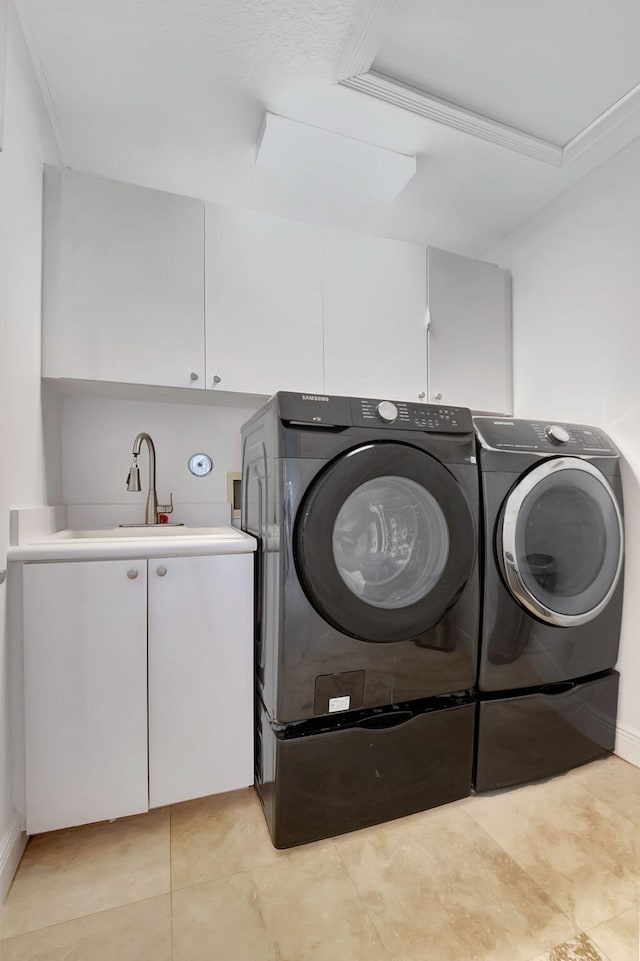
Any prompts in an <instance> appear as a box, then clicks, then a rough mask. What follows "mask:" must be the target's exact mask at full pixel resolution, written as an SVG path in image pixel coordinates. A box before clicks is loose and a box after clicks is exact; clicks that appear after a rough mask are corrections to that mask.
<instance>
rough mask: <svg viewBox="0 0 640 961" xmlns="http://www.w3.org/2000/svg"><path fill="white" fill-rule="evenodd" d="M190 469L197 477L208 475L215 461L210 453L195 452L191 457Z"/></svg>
mask: <svg viewBox="0 0 640 961" xmlns="http://www.w3.org/2000/svg"><path fill="white" fill-rule="evenodd" d="M189 470H190V471H191V473H192V474H195V476H196V477H206V475H207V474H210V473H211V471H212V470H213V461H212V460H211V458H210V457H209V455H208V454H194V455H193V456H192V457H190V458H189Z"/></svg>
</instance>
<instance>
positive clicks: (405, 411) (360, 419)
mask: <svg viewBox="0 0 640 961" xmlns="http://www.w3.org/2000/svg"><path fill="white" fill-rule="evenodd" d="M274 402H275V403H276V404H277V410H278V416H279V417H280V419H281V420H282V421H284V422H285V423H288V424H290V425H292V426H296V427H305V426H307V425H308V426H310V427H319V428H327V427H375V428H377V429H380V430H384V428H385V427H389V428H393V429H395V430H420V431H428V432H433V433H440V434H471V433H473V420H472V418H471V411H470V410H468V409H467V408H466V407H441V406H440V405H439V404H413V403H409V402H407V401H403V400H387V399H386V398H379V397H376V398H374V397H334V396H329V395H327V394H295V393H293V392H292V391H278V393H277V394H276V395H275V398H274Z"/></svg>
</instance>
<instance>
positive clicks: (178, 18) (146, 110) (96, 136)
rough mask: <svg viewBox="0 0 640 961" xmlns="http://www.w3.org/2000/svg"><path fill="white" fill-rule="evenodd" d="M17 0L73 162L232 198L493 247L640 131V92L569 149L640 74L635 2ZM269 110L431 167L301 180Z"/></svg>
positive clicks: (388, 232) (409, 235)
mask: <svg viewBox="0 0 640 961" xmlns="http://www.w3.org/2000/svg"><path fill="white" fill-rule="evenodd" d="M15 2H16V5H17V6H18V8H19V12H20V13H21V16H22V18H23V21H24V23H25V28H26V31H27V33H28V35H29V39H30V45H31V48H32V53H33V54H34V58H35V59H36V60H37V62H38V65H39V68H40V73H41V82H42V86H43V88H44V90H45V92H46V95H47V97H48V98H49V101H50V106H51V108H52V113H53V115H54V124H55V126H56V128H57V133H58V138H59V141H60V147H61V152H62V155H63V158H64V162H65V164H67V165H68V166H70V167H72V168H74V169H77V170H82V171H87V172H91V173H97V174H102V175H104V176H107V177H114V178H116V179H119V180H126V181H130V182H132V183H139V184H144V185H147V186H151V187H157V188H159V189H163V190H170V191H174V192H176V193H183V194H188V195H191V196H196V197H204V198H206V199H211V200H214V201H217V202H219V203H223V204H230V205H236V206H241V207H247V208H253V209H259V210H265V211H270V212H273V213H278V214H282V215H284V216H291V217H297V218H300V219H305V220H312V221H316V222H322V223H332V224H340V225H343V226H347V227H352V228H354V229H358V230H364V231H370V232H372V233H379V234H382V235H385V236H389V237H398V238H402V239H406V240H413V241H416V242H420V243H431V244H434V245H435V246H439V247H444V248H447V249H449V250H454V251H457V252H459V253H466V254H471V255H474V254H476V255H477V254H481V253H482V251H483V250H484V249H486V248H487V247H488V246H489V245H490V244H491V243H492V242H494V241H495V240H496V239H498V238H499V237H501V236H502V235H504V234H505V233H507V232H508V231H509V230H511V229H513V227H515V226H516V225H517V224H519V223H521V222H522V221H523V220H525V219H526V218H527V217H528V216H530V215H531V214H532V213H533V212H535V211H536V210H537V209H539V208H540V207H541V206H543V205H544V204H546V203H547V202H549V201H550V200H551V199H552V198H553V197H554V196H555V195H556V194H558V193H559V192H560V191H562V190H563V189H565V188H566V187H567V186H568V185H569V184H571V183H573V182H574V181H575V180H577V179H578V178H579V177H581V176H583V175H584V174H585V173H587V172H588V171H589V170H591V169H592V168H593V167H594V166H596V165H597V164H599V163H601V162H602V161H603V160H604V159H606V158H607V157H609V156H611V154H612V153H614V152H615V151H616V150H618V149H620V148H621V147H623V146H625V145H626V143H628V142H629V141H630V140H631V139H633V138H634V137H635V136H638V135H640V110H638V109H637V106H640V103H639V104H636V101H635V99H633V98H632V99H628V100H627V101H625V104H624V111H620V112H619V113H616V115H615V117H608V118H605V121H606V122H605V123H604V124H603V125H602V127H601V128H599V129H598V135H597V136H593V137H591V139H590V140H589V142H588V144H586V146H583V145H582V142H581V146H580V150H576V151H574V154H572V155H571V163H568V162H563V159H562V147H563V145H565V144H566V143H567V141H570V140H571V139H572V138H574V137H575V136H576V134H579V132H580V131H581V130H582V128H583V127H584V126H586V125H587V124H589V123H591V122H592V121H593V120H594V119H595V118H596V117H597V116H598V115H599V114H602V112H603V111H607V109H608V108H609V107H610V106H611V105H612V104H613V103H614V102H615V101H616V100H618V99H619V98H620V97H621V96H622V95H624V94H628V91H629V90H630V89H631V88H632V87H633V86H634V84H635V83H636V82H637V80H638V79H640V77H638V74H640V56H639V54H640V7H638V5H637V2H636V0H633V2H631V0H616V2H615V3H612V2H611V0H560V2H558V0H536V2H533V0H483V2H482V3H478V2H477V0H428V2H427V0H361V2H358V0H65V2H64V3H58V4H54V3H51V0H15ZM345 51H346V52H347V54H348V56H347V60H349V62H352V63H353V64H356V61H357V64H356V68H354V70H353V71H352V72H354V73H355V74H357V77H356V80H357V78H358V77H359V76H361V75H364V76H365V77H366V76H367V71H368V70H369V69H370V68H371V67H372V68H373V70H374V71H378V72H380V73H383V74H387V75H390V76H391V77H393V78H395V79H397V80H398V81H399V82H403V83H405V84H407V83H408V84H410V85H411V87H412V88H414V87H418V88H420V90H419V93H420V97H422V93H421V91H422V92H425V94H428V95H433V96H434V97H435V98H442V99H444V100H445V101H448V102H449V101H451V102H453V104H454V106H455V109H454V110H453V113H452V112H451V111H449V113H447V111H446V110H445V111H444V112H443V110H440V111H439V112H438V110H437V109H436V110H434V109H432V106H433V105H431V107H430V108H429V109H428V110H426V112H425V111H423V112H422V114H420V112H419V111H418V112H416V111H415V110H411V109H409V110H407V109H402V108H401V107H399V106H397V105H396V103H395V102H390V100H389V98H388V97H382V98H380V97H379V96H378V95H377V94H374V95H373V96H371V95H367V94H366V93H363V92H361V89H357V84H355V82H354V86H355V88H354V87H350V86H348V85H345V83H348V81H349V76H351V74H350V73H349V71H346V72H345V71H344V70H343V71H342V74H341V75H340V76H341V77H342V79H343V81H344V80H345V77H346V81H345V82H343V83H340V84H337V83H336V82H335V81H336V79H338V74H337V72H336V71H337V70H338V69H339V64H340V62H341V60H342V61H343V62H344V58H345ZM354 51H356V53H354ZM634 71H635V73H634ZM420 97H419V98H418V99H419V100H420ZM391 99H392V100H393V99H394V98H391ZM395 99H396V101H397V98H395ZM422 99H424V101H425V103H427V105H429V103H430V100H429V97H428V96H427V97H425V98H422ZM414 100H415V97H414ZM436 106H437V104H436ZM458 108H462V109H461V110H458ZM265 110H269V111H271V112H273V113H275V114H281V115H283V116H286V117H289V118H292V119H295V120H299V121H302V122H304V123H307V124H312V125H316V126H320V127H325V128H326V129H328V130H332V131H335V132H337V133H342V134H346V135H348V136H352V137H356V138H359V139H362V140H366V141H369V142H371V143H374V144H377V145H379V146H382V147H386V148H388V149H391V150H396V151H399V152H401V153H406V154H416V155H417V172H416V174H415V176H414V177H413V178H412V180H411V181H410V182H409V184H408V186H407V187H406V188H405V189H404V190H403V191H402V192H401V193H400V194H399V196H398V197H397V198H396V199H395V200H393V201H391V202H380V201H378V202H370V203H363V201H362V198H361V197H355V196H354V198H353V199H352V200H349V198H348V197H347V198H345V196H344V192H343V191H340V192H337V193H336V194H335V196H333V195H332V194H331V192H326V191H325V192H322V191H310V190H308V189H301V188H300V186H299V185H296V184H294V183H290V182H288V181H287V178H286V177H284V176H282V175H281V174H279V173H278V171H273V170H267V169H264V168H260V167H256V165H255V149H256V143H257V140H258V135H259V132H260V126H261V122H262V119H263V116H264V112H265ZM447 110H448V108H447ZM456 111H457V112H456ZM469 111H470V112H472V113H474V115H481V116H480V117H479V119H478V117H477V116H476V120H474V118H473V117H471V120H472V121H473V123H472V122H470V121H469V116H470V114H469ZM449 114H451V116H449ZM434 118H435V119H434ZM487 118H488V119H487ZM495 121H499V124H498V125H496V124H495ZM614 121H615V122H614ZM474 124H475V126H474ZM500 124H501V125H503V126H500ZM483 125H484V126H483ZM511 128H514V130H515V134H513V135H512V134H510V133H509V131H510V129H511ZM496 131H497V133H496ZM505 131H506V132H505ZM494 133H495V136H493V134H494ZM530 135H533V138H541V140H540V143H542V147H540V148H539V149H538V148H537V147H536V144H537V141H535V142H534V139H533V138H532V137H531V136H530ZM510 137H511V140H512V141H513V143H515V144H516V146H513V145H511V146H509V145H507V146H505V143H506V144H509V143H510V141H509V138H510ZM518 137H520V140H519V141H518ZM514 138H515V139H514ZM529 141H531V143H532V144H533V147H535V148H536V149H535V150H534V149H532V150H531V151H529V152H528V153H529V155H528V153H527V150H526V149H525V148H526V147H527V145H528V143H529ZM547 141H548V142H549V143H548V144H547V147H548V150H549V151H551V153H550V154H549V156H550V157H551V159H550V160H549V162H546V161H545V160H541V159H536V150H537V151H538V154H540V155H541V156H542V153H541V151H543V148H544V149H545V150H546V149H547V147H545V143H546V142H547ZM518 143H520V146H522V144H524V147H523V148H522V150H524V152H522V150H521V149H520V147H519V146H518ZM556 144H557V145H559V146H555V145H556ZM587 147H588V149H587ZM553 151H555V152H556V153H555V154H554V153H553ZM543 152H544V151H543ZM556 154H557V157H558V163H557V164H556V163H555V159H554V158H555V156H556ZM566 159H568V158H567V157H565V160H566Z"/></svg>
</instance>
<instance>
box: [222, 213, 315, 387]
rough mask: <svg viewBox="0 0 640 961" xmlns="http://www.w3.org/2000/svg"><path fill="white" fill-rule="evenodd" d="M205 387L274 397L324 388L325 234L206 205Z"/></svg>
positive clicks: (259, 215)
mask: <svg viewBox="0 0 640 961" xmlns="http://www.w3.org/2000/svg"><path fill="white" fill-rule="evenodd" d="M205 276H206V332H207V333H206V344H207V350H206V352H207V362H206V367H207V387H209V388H214V389H218V390H230V391H246V392H249V393H257V394H271V393H273V392H274V391H277V390H295V391H312V392H314V393H315V392H319V391H322V389H323V383H322V232H321V231H320V230H318V228H317V227H312V226H309V225H307V224H303V223H298V222H297V221H293V220H285V219H283V218H281V217H272V216H269V215H267V214H260V213H252V212H249V211H244V210H234V209H230V208H227V207H220V206H218V205H216V204H207V205H206V270H205Z"/></svg>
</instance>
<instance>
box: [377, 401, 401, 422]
mask: <svg viewBox="0 0 640 961" xmlns="http://www.w3.org/2000/svg"><path fill="white" fill-rule="evenodd" d="M376 413H377V415H378V417H379V418H380V420H383V421H384V422H385V424H393V422H394V420H397V419H398V408H397V407H396V405H395V404H393V403H392V402H391V401H390V400H381V401H380V403H379V404H378V406H377V407H376Z"/></svg>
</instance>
